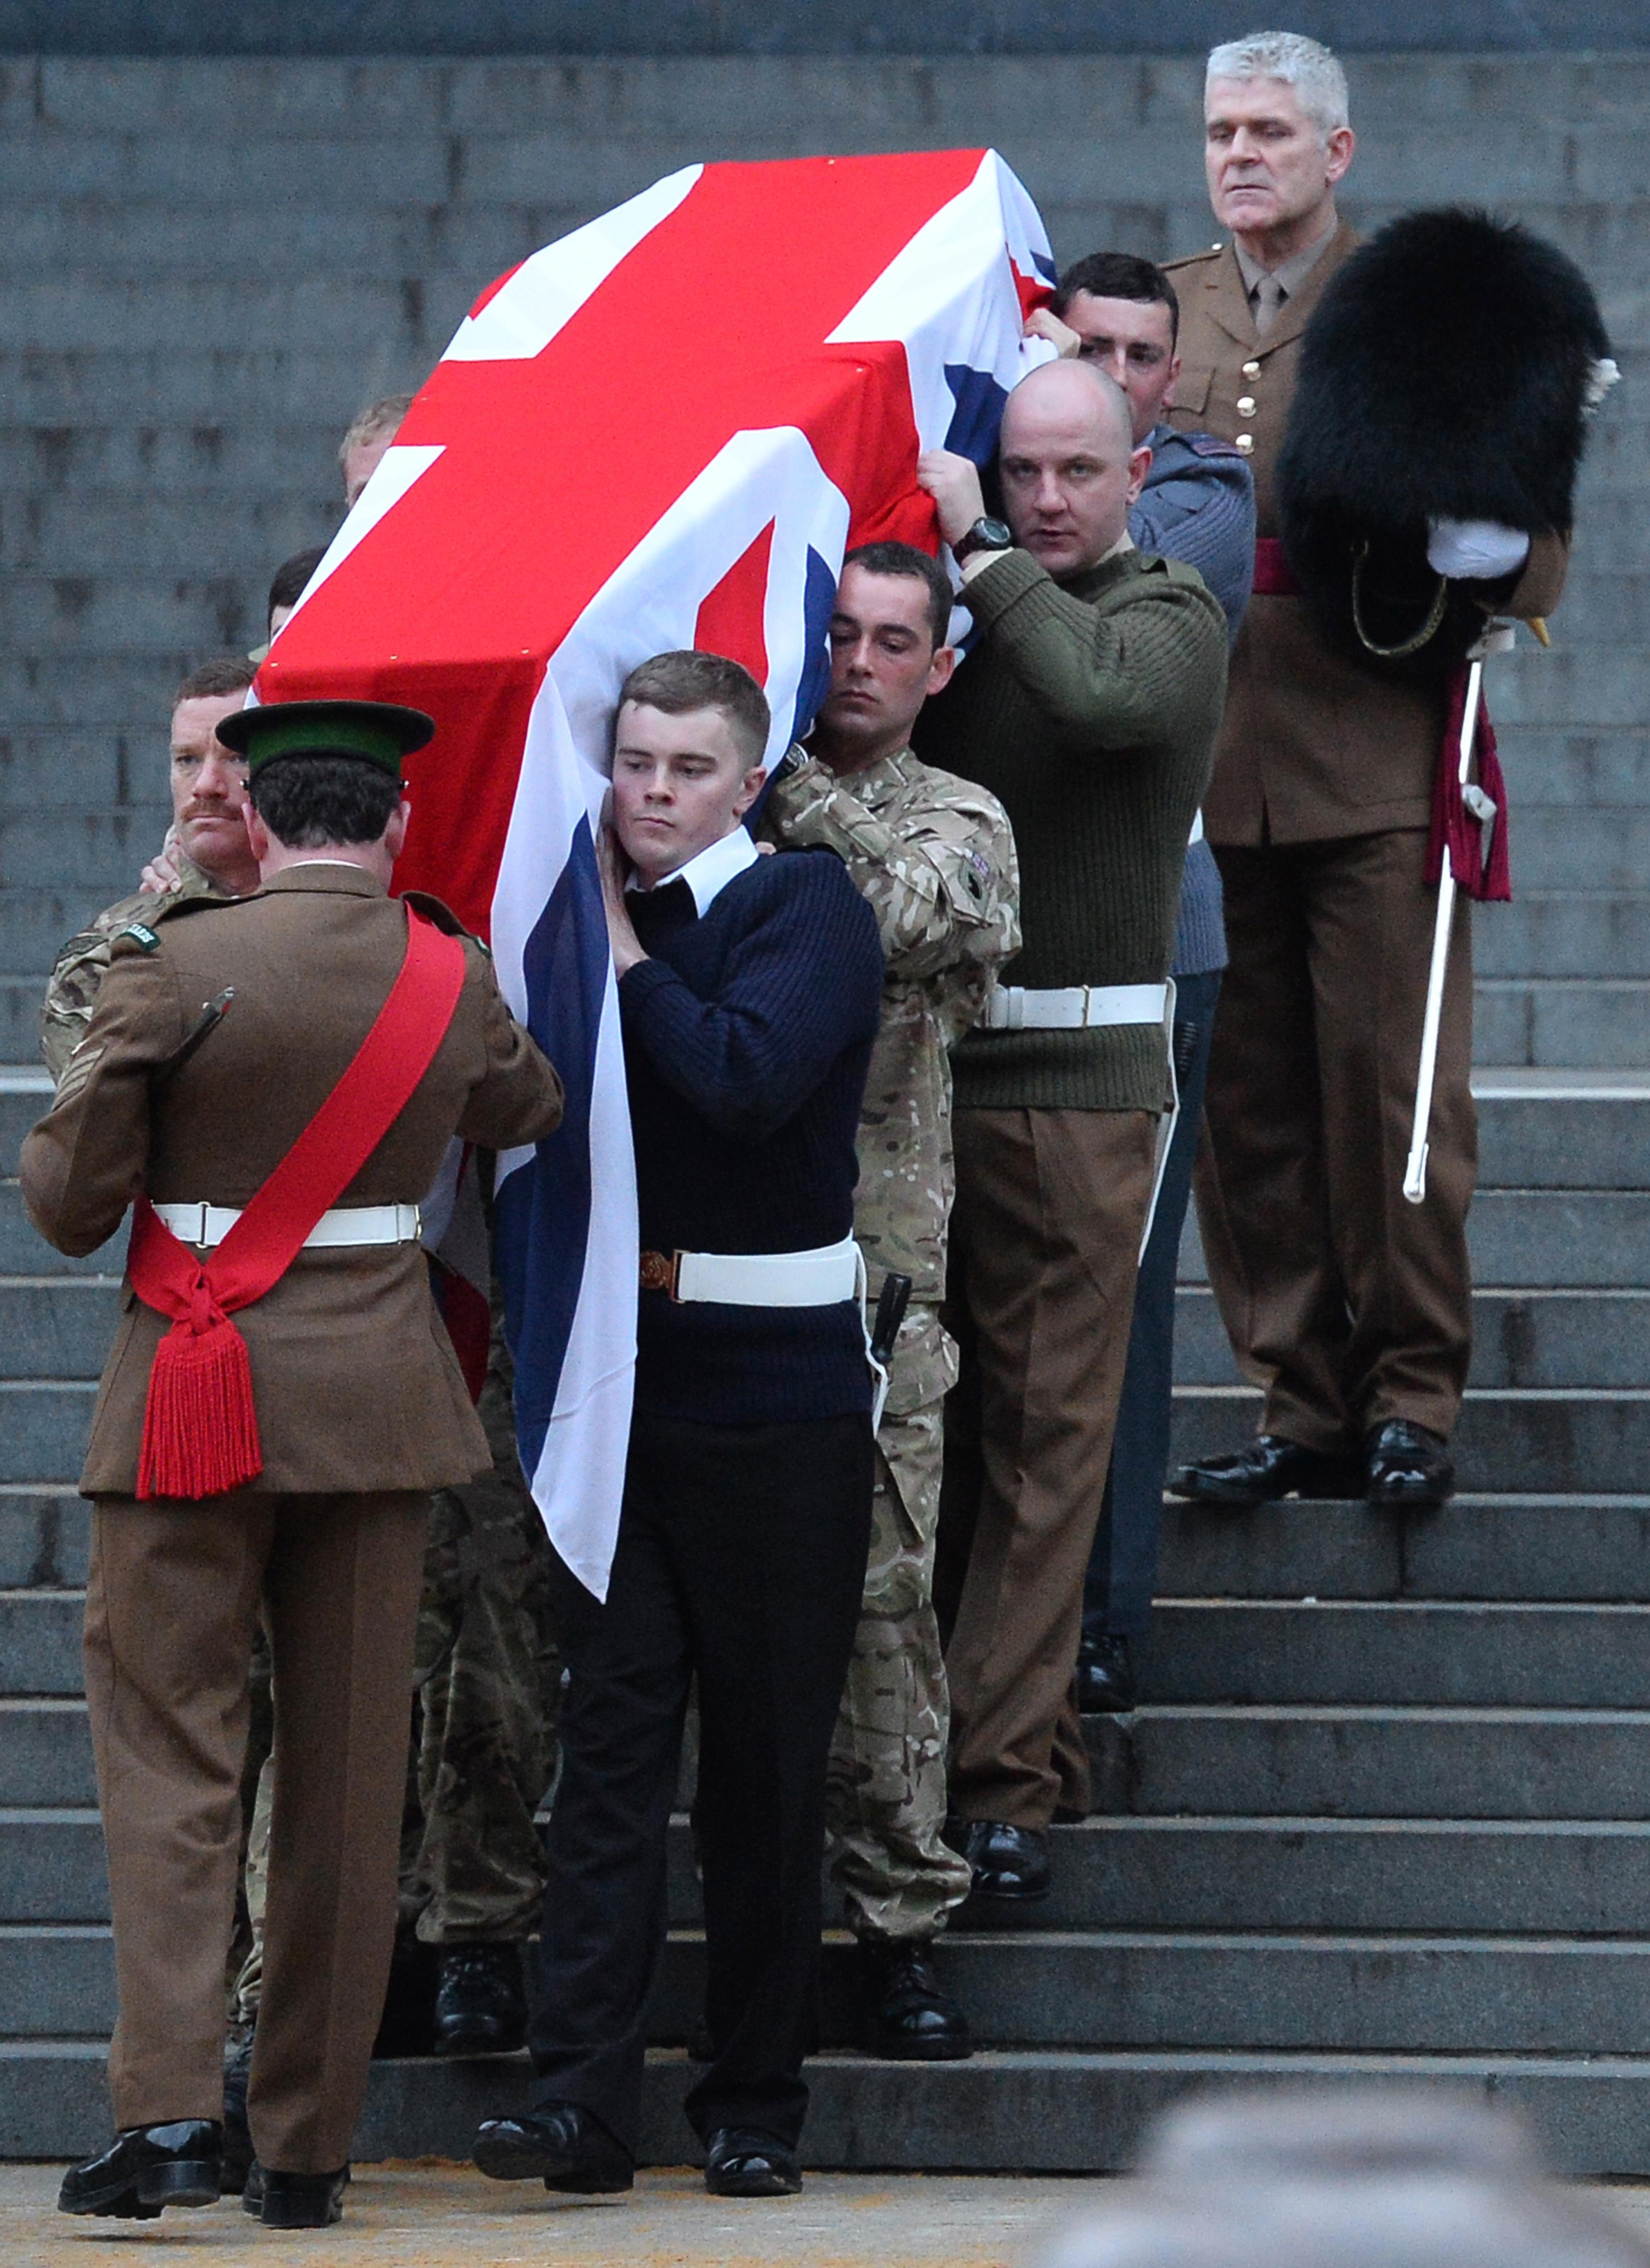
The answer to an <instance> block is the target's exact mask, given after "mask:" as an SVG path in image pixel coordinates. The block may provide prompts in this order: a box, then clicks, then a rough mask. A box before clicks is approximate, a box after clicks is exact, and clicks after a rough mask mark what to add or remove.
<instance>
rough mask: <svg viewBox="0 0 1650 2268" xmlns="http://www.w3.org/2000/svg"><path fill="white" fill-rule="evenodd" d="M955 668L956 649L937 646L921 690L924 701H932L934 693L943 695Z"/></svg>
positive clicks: (947, 646) (952, 646) (951, 646)
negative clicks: (926, 680)
mask: <svg viewBox="0 0 1650 2268" xmlns="http://www.w3.org/2000/svg"><path fill="white" fill-rule="evenodd" d="M956 666H957V649H956V648H955V646H954V645H937V646H936V647H935V648H934V652H933V659H932V661H931V662H930V663H929V665H928V682H927V684H926V685H924V688H923V698H924V701H932V699H933V697H934V696H935V694H936V693H943V692H944V691H945V689H946V688H947V685H949V684H950V682H951V678H952V673H953V671H954V669H955V668H956Z"/></svg>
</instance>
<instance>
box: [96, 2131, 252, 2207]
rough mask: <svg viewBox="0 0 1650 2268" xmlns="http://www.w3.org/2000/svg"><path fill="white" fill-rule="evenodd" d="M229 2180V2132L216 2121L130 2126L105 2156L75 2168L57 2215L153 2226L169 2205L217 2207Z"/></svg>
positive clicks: (116, 2138)
mask: <svg viewBox="0 0 1650 2268" xmlns="http://www.w3.org/2000/svg"><path fill="white" fill-rule="evenodd" d="M223 2175H224V2130H223V2128H222V2126H221V2125H220V2124H218V2122H217V2119H216V2118H174V2119H171V2120H169V2121H167V2122H166V2124H164V2125H159V2126H128V2127H126V2128H125V2129H124V2130H123V2131H122V2132H121V2133H119V2134H117V2135H116V2136H115V2138H114V2140H113V2141H112V2142H111V2143H110V2145H109V2147H108V2148H107V2150H105V2151H104V2152H103V2153H102V2154H101V2155H100V2156H99V2157H96V2158H87V2159H85V2160H84V2161H82V2162H81V2163H80V2164H79V2165H77V2166H70V2169H69V2171H68V2172H67V2173H66V2174H65V2175H64V2176H63V2187H62V2188H61V2189H60V2190H59V2191H58V2192H57V2210H58V2212H59V2213H107V2214H108V2215H110V2216H111V2218H112V2219H114V2220H154V2219H155V2217H156V2215H157V2214H158V2213H164V2212H165V2211H166V2207H167V2206H168V2205H216V2204H217V2200H218V2198H220V2197H221V2196H222V2195H223Z"/></svg>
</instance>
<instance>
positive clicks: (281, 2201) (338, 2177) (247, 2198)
mask: <svg viewBox="0 0 1650 2268" xmlns="http://www.w3.org/2000/svg"><path fill="white" fill-rule="evenodd" d="M349 2186H350V2169H349V2167H348V2166H340V2167H339V2169H338V2170H337V2172H336V2173H335V2174H283V2173H279V2172H277V2171H276V2169H275V2168H274V2167H273V2166H270V2167H264V2166H261V2165H260V2164H259V2163H258V2161H257V2160H256V2159H255V2158H254V2160H253V2161H252V2164H251V2165H250V2166H249V2167H248V2169H247V2186H246V2188H245V2189H244V2190H242V2191H241V2193H240V2209H241V2211H242V2213H250V2214H251V2215H252V2218H253V2219H254V2220H261V2222H262V2223H263V2225H264V2227H265V2228H331V2227H332V2225H333V2223H334V2222H335V2221H337V2220H343V2193H344V2191H345V2190H347V2189H348V2188H349Z"/></svg>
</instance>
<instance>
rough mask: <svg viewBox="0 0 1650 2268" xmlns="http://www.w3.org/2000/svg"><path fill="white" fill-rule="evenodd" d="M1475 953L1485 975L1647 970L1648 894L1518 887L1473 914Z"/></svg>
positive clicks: (1610, 973)
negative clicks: (1507, 899) (1508, 898)
mask: <svg viewBox="0 0 1650 2268" xmlns="http://www.w3.org/2000/svg"><path fill="white" fill-rule="evenodd" d="M1517 823H1518V815H1517V813H1516V812H1514V825H1517ZM1472 958H1473V965H1474V968H1476V970H1477V975H1478V977H1479V979H1480V980H1482V979H1484V978H1485V977H1491V976H1571V977H1575V976H1580V977H1587V976H1639V977H1643V976H1650V895H1646V894H1645V893H1643V892H1639V891H1623V892H1619V893H1614V894H1612V893H1609V892H1603V891H1587V892H1582V891H1576V890H1525V889H1524V888H1523V887H1519V889H1518V894H1517V895H1516V896H1515V897H1514V900H1513V902H1512V903H1511V904H1510V905H1498V906H1492V907H1490V906H1486V907H1485V908H1484V909H1483V910H1482V912H1480V913H1479V914H1477V916H1476V917H1475V918H1474V921H1473V929H1472Z"/></svg>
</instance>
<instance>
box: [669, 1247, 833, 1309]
mask: <svg viewBox="0 0 1650 2268" xmlns="http://www.w3.org/2000/svg"><path fill="white" fill-rule="evenodd" d="M860 1269H861V1263H860V1258H859V1248H858V1245H857V1244H856V1243H855V1242H854V1241H853V1239H852V1237H851V1236H844V1237H843V1241H842V1242H841V1243H840V1244H821V1245H820V1246H818V1247H817V1248H815V1249H814V1250H813V1251H812V1252H668V1253H667V1252H645V1253H643V1255H642V1289H643V1290H644V1291H645V1292H669V1294H670V1296H671V1298H672V1299H673V1300H713V1301H715V1303H716V1304H717V1305H718V1306H719V1307H835V1306H836V1305H837V1304H838V1302H839V1301H842V1300H855V1299H858V1297H859V1290H860V1282H861V1275H860Z"/></svg>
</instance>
